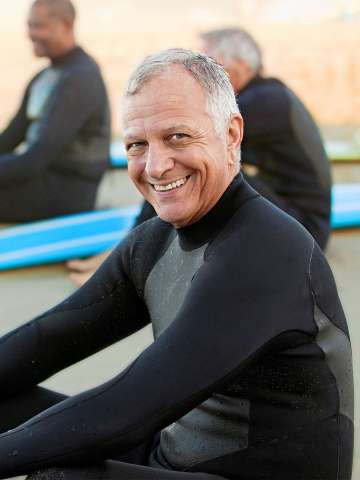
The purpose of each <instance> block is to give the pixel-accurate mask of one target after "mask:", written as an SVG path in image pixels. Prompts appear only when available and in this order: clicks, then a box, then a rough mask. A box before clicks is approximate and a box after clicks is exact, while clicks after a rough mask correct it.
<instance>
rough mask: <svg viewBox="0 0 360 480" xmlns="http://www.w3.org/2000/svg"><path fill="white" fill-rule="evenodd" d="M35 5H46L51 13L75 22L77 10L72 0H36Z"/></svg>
mask: <svg viewBox="0 0 360 480" xmlns="http://www.w3.org/2000/svg"><path fill="white" fill-rule="evenodd" d="M34 5H46V6H47V7H48V9H49V13H50V15H52V16H54V17H58V18H61V19H63V20H66V21H67V22H69V23H74V21H75V18H76V10H75V7H74V4H73V3H72V1H71V0H35V1H34V3H33V6H34Z"/></svg>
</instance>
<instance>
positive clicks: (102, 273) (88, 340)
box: [0, 247, 149, 396]
mask: <svg viewBox="0 0 360 480" xmlns="http://www.w3.org/2000/svg"><path fill="white" fill-rule="evenodd" d="M124 250H126V248H124V247H119V248H118V249H117V250H115V251H114V252H113V253H112V255H111V256H110V257H109V258H108V259H107V261H106V262H105V263H104V264H103V265H102V266H101V267H100V269H99V270H98V272H97V273H96V274H95V275H94V276H93V277H92V278H91V279H90V280H89V281H88V282H87V283H86V284H85V285H84V287H82V288H81V289H79V290H78V291H77V292H75V293H74V294H73V295H72V296H71V297H70V298H69V299H67V300H65V301H64V302H63V303H61V304H59V305H58V306H57V307H55V308H53V309H51V310H49V311H48V312H46V313H44V314H43V315H41V316H39V317H38V318H36V319H34V320H33V321H31V322H29V323H27V324H25V325H23V326H21V327H19V328H18V329H16V330H14V331H12V332H10V333H8V334H7V335H5V336H4V337H2V338H1V339H0V385H1V395H3V396H9V395H12V394H14V393H17V392H18V391H21V390H25V389H27V388H29V387H31V386H33V385H36V384H37V383H39V382H42V381H44V380H45V379H46V378H48V377H49V376H51V375H53V374H54V373H56V372H57V371H60V370H62V369H63V368H65V367H67V366H69V365H72V364H74V363H75V362H78V361H79V360H81V359H83V358H85V357H87V356H89V355H91V354H93V353H95V352H97V351H99V350H101V349H102V348H104V347H106V346H108V345H111V344H112V343H114V342H116V341H117V340H119V339H121V338H123V337H125V336H127V335H130V334H131V333H133V332H135V331H136V330H139V329H140V328H142V327H143V326H144V325H146V323H148V321H149V318H148V314H147V311H146V310H145V307H144V305H143V303H142V301H140V299H139V297H138V294H137V291H136V290H135V288H134V286H133V284H132V282H130V281H129V279H128V275H127V273H126V271H125V268H124V258H122V257H124V253H123V251H124Z"/></svg>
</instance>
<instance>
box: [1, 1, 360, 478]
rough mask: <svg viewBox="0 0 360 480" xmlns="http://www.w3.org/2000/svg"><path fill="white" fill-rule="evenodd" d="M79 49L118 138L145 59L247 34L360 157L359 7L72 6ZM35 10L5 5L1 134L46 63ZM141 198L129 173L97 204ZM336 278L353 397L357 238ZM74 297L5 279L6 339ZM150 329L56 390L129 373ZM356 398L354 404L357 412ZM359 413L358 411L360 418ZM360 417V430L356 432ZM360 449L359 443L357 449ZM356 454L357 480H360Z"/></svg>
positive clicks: (47, 280)
mask: <svg viewBox="0 0 360 480" xmlns="http://www.w3.org/2000/svg"><path fill="white" fill-rule="evenodd" d="M74 3H75V5H76V6H77V9H78V14H79V18H78V27H77V30H78V38H79V43H80V44H81V45H82V46H84V47H85V48H86V49H87V50H88V51H89V52H90V53H92V54H93V55H94V57H96V59H97V60H98V62H99V63H100V65H101V68H102V70H103V73H104V76H105V79H106V82H107V84H108V88H109V93H110V98H111V102H112V111H113V134H114V137H119V136H121V129H120V125H119V122H118V118H119V106H120V101H121V92H122V90H123V88H124V85H125V82H126V79H127V77H128V75H129V72H130V71H131V69H132V68H133V67H134V65H136V64H137V63H138V62H139V61H140V60H141V59H142V58H143V56H144V55H146V54H149V53H152V52H154V51H157V50H159V49H163V48H168V47H177V46H181V47H189V48H193V49H196V48H197V47H198V33H199V32H201V31H205V30H207V29H209V28H217V27H222V26H236V25H241V26H244V27H245V28H247V29H248V30H249V31H250V32H252V33H253V34H254V36H255V37H256V38H257V40H258V41H259V43H260V44H261V45H262V47H263V50H264V55H265V62H264V63H265V69H266V72H267V74H269V75H274V76H278V77H280V78H281V79H283V80H284V81H285V82H286V83H287V84H288V85H290V86H291V87H292V88H293V89H294V91H295V92H296V93H297V94H299V96H300V97H301V98H302V99H303V100H304V102H305V103H306V105H307V106H308V108H309V109H310V110H311V112H312V113H313V115H314V117H315V118H316V120H317V121H318V123H319V125H320V127H321V129H322V132H323V134H324V136H325V137H326V138H327V139H330V140H332V141H334V142H346V143H347V144H349V145H351V147H352V148H353V149H354V150H357V149H359V151H360V133H359V132H360V130H359V128H360V58H359V50H360V48H359V47H360V3H359V1H358V0H312V1H310V0H302V2H301V4H300V2H298V0H223V1H222V2H219V1H218V0H198V1H197V2H192V1H190V0H182V2H176V1H174V0H167V1H166V2H165V1H162V0H101V1H99V0H75V2H74ZM30 5H31V1H30V0H15V1H13V2H5V0H1V7H2V10H1V12H2V15H1V20H0V22H1V28H0V68H1V75H0V92H1V109H0V130H1V128H2V127H4V126H5V125H6V123H7V121H8V120H9V119H10V117H11V115H12V114H13V113H14V111H15V109H16V108H17V106H18V104H19V102H20V98H21V96H22V93H23V90H24V87H25V85H26V84H27V82H28V81H29V79H30V78H31V76H32V75H33V74H34V73H35V72H36V71H37V70H39V69H40V68H41V67H42V66H43V65H45V64H46V61H44V60H39V59H34V58H33V56H32V50H31V45H30V44H29V42H28V40H27V38H26V29H25V22H26V16H27V12H28V8H29V6H30ZM333 174H334V180H335V182H360V165H359V164H357V165H356V164H355V165H351V166H349V165H337V166H335V167H334V169H333ZM139 201H140V197H139V195H138V193H137V192H136V191H135V189H134V187H132V185H131V184H130V182H129V180H128V178H127V174H126V171H118V172H113V173H112V174H109V175H108V177H107V178H106V180H105V182H104V183H103V185H102V188H101V193H100V198H99V204H100V205H103V206H111V205H112V206H117V205H119V206H122V205H129V204H134V203H138V202H139ZM327 258H328V260H329V262H330V264H331V266H332V268H333V271H334V275H335V278H336V282H337V285H338V288H339V293H340V296H341V299H342V302H343V305H344V309H345V312H346V315H347V317H348V321H349V326H350V331H351V334H352V343H353V353H354V367H355V379H356V390H357V391H358V390H359V387H360V374H359V368H358V365H359V362H360V337H359V334H360V322H359V319H360V303H359V300H358V296H359V293H358V291H359V279H360V230H351V231H344V232H337V233H334V234H333V235H332V238H331V241H330V244H329V247H328V249H327ZM73 291H74V286H73V285H72V284H71V282H70V281H69V279H68V277H67V272H66V269H65V267H64V265H61V264H60V265H52V266H46V267H38V268H30V269H24V270H18V271H11V272H2V273H0V334H3V333H5V332H6V331H9V330H10V329H12V328H14V327H15V326H17V325H19V324H21V323H23V322H25V321H27V320H29V319H30V318H32V317H33V316H35V315H37V314H39V313H40V312H42V311H44V310H46V309H47V308H48V307H50V306H52V305H53V304H54V303H57V302H59V301H60V300H62V299H63V298H65V297H66V296H68V295H69V294H70V293H72V292H73ZM151 341H152V338H151V331H150V329H149V328H147V329H145V330H143V331H141V332H139V333H138V334H136V335H134V336H133V337H131V338H130V339H127V340H126V341H124V342H121V343H120V344H118V345H115V346H113V347H111V348H109V349H107V350H106V351H104V352H101V353H99V354H97V355H95V356H94V357H92V358H91V359H89V360H86V361H85V362H81V363H80V364H79V365H77V366H75V367H72V368H71V369H68V370H66V371H65V372H62V373H60V374H58V375H56V376H55V377H53V378H52V379H50V380H49V381H48V382H46V385H47V386H49V387H50V388H54V389H57V390H61V391H63V392H65V393H68V394H74V393H77V392H79V391H81V390H83V389H86V388H90V387H92V386H95V385H97V384H99V383H100V382H103V381H105V380H107V379H109V378H111V377H112V376H113V375H115V374H117V373H118V372H119V371H121V369H122V368H124V367H125V366H126V365H127V364H128V363H129V361H130V360H131V359H132V358H134V357H135V356H136V355H137V354H138V353H139V352H140V351H141V350H142V349H143V348H144V347H145V346H146V345H147V344H148V343H149V342H151ZM358 398H359V395H357V396H356V401H357V404H358ZM356 410H357V411H358V408H357V409H356ZM358 417H359V415H357V416H356V425H357V426H358V425H359V420H358ZM357 444H358V442H357ZM357 444H356V451H355V465H354V474H353V480H360V461H359V459H360V452H359V447H358V446H357Z"/></svg>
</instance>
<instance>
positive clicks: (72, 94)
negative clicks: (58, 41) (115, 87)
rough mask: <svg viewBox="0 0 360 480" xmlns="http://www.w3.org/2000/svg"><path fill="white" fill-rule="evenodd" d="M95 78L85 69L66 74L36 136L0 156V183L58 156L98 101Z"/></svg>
mask: <svg viewBox="0 0 360 480" xmlns="http://www.w3.org/2000/svg"><path fill="white" fill-rule="evenodd" d="M98 81H99V80H98V78H97V76H96V75H89V73H88V72H87V71H85V72H83V71H80V72H76V73H72V74H70V73H68V74H66V77H65V78H64V79H62V81H61V82H60V83H59V85H58V86H57V87H56V90H55V91H54V93H53V94H52V96H51V100H50V103H49V105H48V106H47V111H46V112H45V114H44V115H43V117H42V119H41V125H40V127H39V138H38V140H37V141H36V142H34V143H33V144H32V145H31V146H30V147H29V149H28V150H27V151H26V152H24V153H22V154H15V153H11V154H7V155H1V156H0V185H4V184H8V183H9V182H10V181H22V180H27V179H29V178H31V177H33V176H34V175H36V174H39V173H40V172H41V171H42V170H44V168H46V167H47V166H48V165H49V164H51V163H52V162H53V161H54V160H55V159H56V158H57V157H59V155H60V154H61V153H62V151H63V149H64V148H66V146H67V145H68V144H69V143H71V142H72V140H73V139H74V138H75V137H76V135H77V133H78V131H79V130H80V129H81V127H82V126H83V125H84V123H85V121H86V120H87V119H88V118H89V116H90V115H91V114H92V112H94V110H96V108H97V102H99V101H101V100H100V97H99V95H98Z"/></svg>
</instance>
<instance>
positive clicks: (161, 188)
mask: <svg viewBox="0 0 360 480" xmlns="http://www.w3.org/2000/svg"><path fill="white" fill-rule="evenodd" d="M186 180H187V178H186V177H185V178H181V179H180V180H176V182H173V183H169V184H168V185H156V184H155V185H154V188H155V190H156V191H157V192H166V191H168V190H173V189H174V188H179V187H181V186H182V185H184V184H185V183H186Z"/></svg>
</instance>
